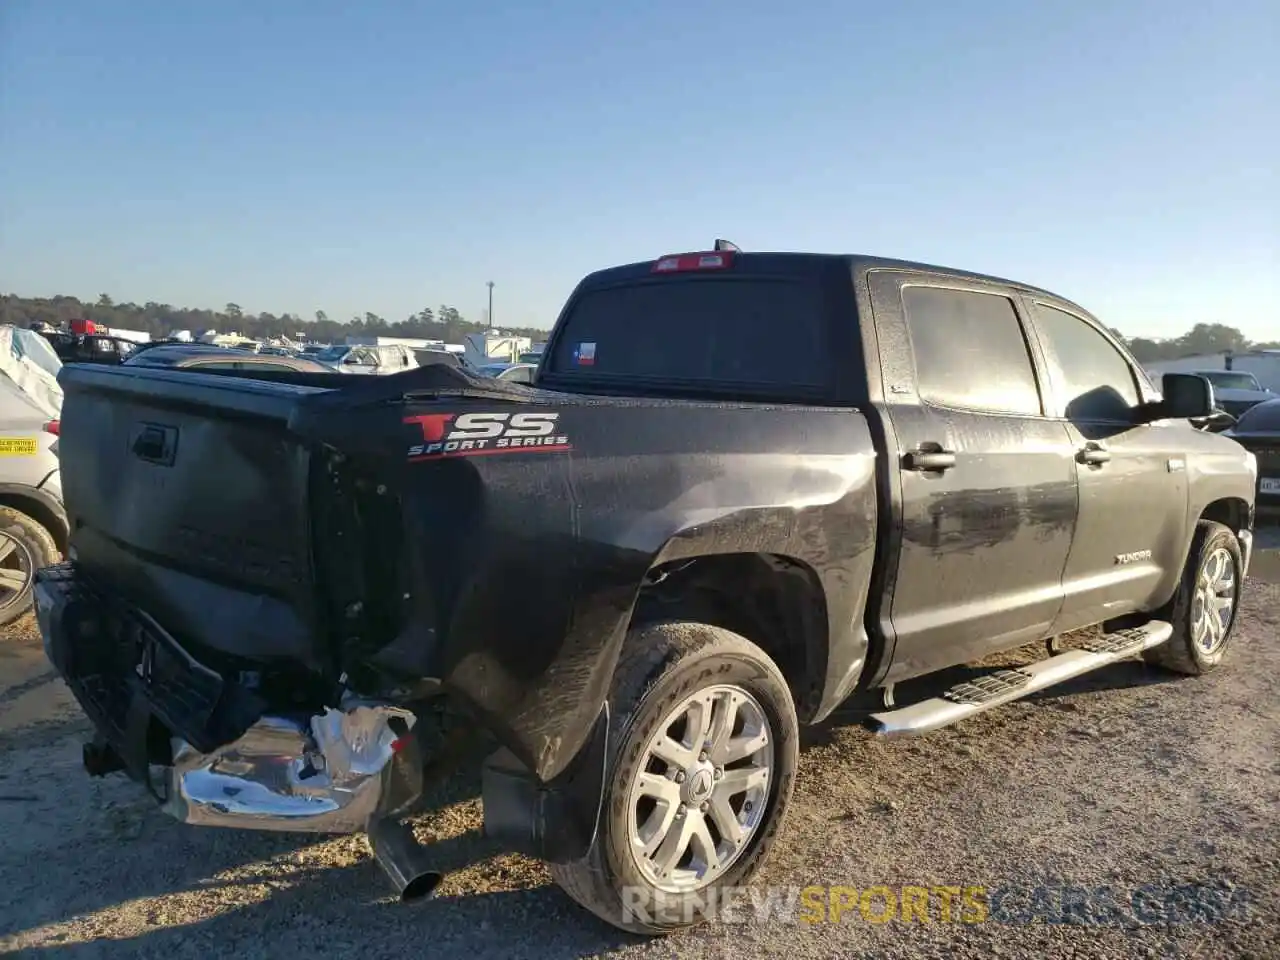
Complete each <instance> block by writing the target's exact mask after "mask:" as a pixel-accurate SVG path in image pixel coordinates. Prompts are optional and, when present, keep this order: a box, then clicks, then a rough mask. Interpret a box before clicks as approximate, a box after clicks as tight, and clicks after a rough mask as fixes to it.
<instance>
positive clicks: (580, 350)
mask: <svg viewBox="0 0 1280 960" xmlns="http://www.w3.org/2000/svg"><path fill="white" fill-rule="evenodd" d="M573 362H574V363H576V364H577V365H578V366H580V367H590V366H594V365H595V362H596V345H595V342H594V341H592V342H590V343H580V344H578V345H577V346H576V347H574V349H573Z"/></svg>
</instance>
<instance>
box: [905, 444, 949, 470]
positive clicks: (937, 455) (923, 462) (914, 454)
mask: <svg viewBox="0 0 1280 960" xmlns="http://www.w3.org/2000/svg"><path fill="white" fill-rule="evenodd" d="M902 465H903V466H904V467H906V468H907V469H908V470H915V471H917V472H919V473H941V472H942V471H943V470H950V469H951V468H952V467H954V466H955V465H956V455H955V454H954V453H952V452H951V451H950V450H943V449H942V445H941V444H938V443H922V444H920V448H919V449H918V450H909V451H907V453H906V455H905V456H904V457H903V458H902Z"/></svg>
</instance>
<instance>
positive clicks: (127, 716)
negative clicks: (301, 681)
mask: <svg viewBox="0 0 1280 960" xmlns="http://www.w3.org/2000/svg"><path fill="white" fill-rule="evenodd" d="M35 605H36V617H37V619H38V621H39V624H40V632H41V635H42V637H43V640H44V647H45V654H46V656H47V657H48V659H49V661H50V663H52V664H53V666H54V667H55V668H56V669H57V670H58V672H59V673H60V674H61V675H62V677H63V679H64V680H65V681H66V683H67V685H68V686H69V687H70V688H71V691H72V693H73V694H74V695H75V698H76V700H77V701H78V702H79V703H80V706H81V708H82V709H83V710H84V712H85V713H86V714H87V715H88V717H89V719H90V720H92V721H93V724H94V727H95V728H96V733H97V736H96V738H95V741H94V743H93V744H92V745H90V747H89V748H87V749H86V754H85V759H86V762H85V766H86V768H87V769H88V770H89V772H90V773H95V774H103V773H110V772H113V771H116V770H121V771H123V772H125V773H126V774H128V775H129V776H130V777H131V778H133V779H134V780H137V781H138V782H139V783H141V784H143V785H144V786H145V787H146V788H147V789H148V790H149V791H150V792H151V794H152V795H153V796H154V797H155V798H156V800H157V801H158V802H159V803H160V806H161V807H162V809H163V810H164V811H165V812H166V813H168V814H170V815H171V816H173V817H174V818H176V819H178V820H180V821H182V822H184V823H192V824H199V825H202V826H223V827H239V828H248V829H260V830H283V831H300V832H308V833H355V832H359V831H362V830H365V829H366V827H367V825H368V823H369V822H370V821H371V820H377V819H382V818H386V817H389V816H393V815H395V814H396V813H398V812H399V811H401V810H403V809H404V808H406V807H407V806H409V805H410V804H411V803H412V802H413V801H414V800H416V799H417V797H418V795H419V794H420V793H421V789H422V759H421V755H420V752H419V750H418V748H417V743H416V740H415V739H414V737H413V736H412V728H413V725H414V721H415V718H414V715H413V713H412V712H410V711H408V710H405V709H403V708H400V707H396V706H392V705H388V704H378V703H366V702H359V701H348V702H344V703H342V704H340V705H339V707H337V708H326V709H325V710H323V711H322V712H319V713H316V714H314V715H311V716H276V715H270V714H264V712H263V710H262V707H263V704H261V703H260V702H258V701H257V699H256V697H255V696H254V694H253V693H252V692H251V691H249V690H246V689H244V688H241V687H238V686H237V685H235V684H234V683H231V682H229V681H228V680H227V679H225V678H224V677H222V676H221V675H220V674H218V673H217V672H216V671H214V670H211V669H209V668H208V667H206V666H204V665H203V664H201V663H199V662H198V661H197V660H195V658H193V657H191V656H190V655H189V654H188V653H187V652H186V651H184V650H183V649H182V648H181V647H180V646H179V645H178V644H177V643H176V642H175V641H174V640H173V638H172V637H170V636H168V634H166V633H165V632H164V631H163V630H162V629H161V628H160V627H159V626H158V625H157V624H156V623H154V621H152V620H151V619H150V618H149V617H147V616H146V615H145V614H143V613H141V612H140V611H137V610H134V609H132V608H129V607H127V606H126V605H124V604H121V603H120V602H119V601H116V600H113V599H112V598H110V597H107V596H104V595H103V594H101V593H99V592H97V591H95V590H94V589H93V587H92V586H91V585H89V584H87V583H86V582H85V581H84V580H83V578H81V577H79V576H77V574H76V571H75V568H74V566H73V565H72V564H60V565H58V566H55V567H50V568H47V569H45V570H42V571H40V573H39V574H38V575H37V577H36V585H35Z"/></svg>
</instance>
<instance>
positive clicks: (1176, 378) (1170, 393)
mask: <svg viewBox="0 0 1280 960" xmlns="http://www.w3.org/2000/svg"><path fill="white" fill-rule="evenodd" d="M1160 392H1161V393H1163V394H1164V403H1163V404H1161V413H1162V414H1163V415H1164V416H1166V417H1168V418H1170V419H1175V420H1195V419H1199V418H1201V417H1208V416H1212V415H1213V414H1214V413H1215V412H1216V411H1217V409H1218V403H1217V400H1216V399H1215V398H1214V396H1213V384H1212V383H1210V382H1209V381H1208V380H1207V379H1205V378H1204V377H1201V376H1199V375H1197V374H1194V373H1166V374H1165V375H1164V376H1163V377H1161V378H1160Z"/></svg>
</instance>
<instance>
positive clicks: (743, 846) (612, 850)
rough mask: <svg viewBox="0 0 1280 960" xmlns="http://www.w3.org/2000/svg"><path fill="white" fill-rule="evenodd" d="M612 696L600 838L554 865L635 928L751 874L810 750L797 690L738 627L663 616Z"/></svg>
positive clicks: (674, 921) (597, 904) (698, 905)
mask: <svg viewBox="0 0 1280 960" xmlns="http://www.w3.org/2000/svg"><path fill="white" fill-rule="evenodd" d="M610 704H611V706H612V707H613V709H614V711H615V712H614V718H615V723H614V724H613V725H612V728H611V730H610V733H609V758H608V762H609V773H608V777H607V779H606V782H607V784H608V785H607V786H606V788H605V797H604V803H603V806H602V810H601V821H600V830H599V833H598V835H597V837H596V842H595V844H594V845H593V846H592V849H591V851H590V852H589V853H588V854H587V856H586V857H584V858H583V859H582V860H579V861H576V862H573V863H569V864H553V865H552V866H551V874H552V876H553V877H554V878H555V880H556V882H557V883H559V884H560V886H561V887H562V888H563V889H564V890H565V892H566V893H568V894H569V896H571V897H572V898H573V899H574V900H576V901H577V902H578V903H580V904H581V905H582V906H584V907H586V908H587V909H588V910H590V911H592V912H593V913H595V914H596V915H597V916H599V917H601V918H602V919H603V920H605V921H607V922H608V923H611V924H613V925H614V926H616V927H620V928H622V929H624V930H628V931H631V932H633V933H644V934H659V933H665V932H668V931H671V930H675V929H678V928H680V927H686V926H691V925H693V924H695V923H698V922H700V921H701V920H703V919H705V917H706V915H707V913H708V912H710V911H711V910H712V909H714V906H715V905H716V904H717V903H718V902H719V900H718V898H717V891H719V890H721V889H723V888H726V887H733V886H739V885H742V884H744V883H746V882H747V880H749V879H750V877H751V876H752V875H753V874H754V873H755V871H756V870H757V869H758V868H759V867H760V865H761V864H762V863H763V862H764V860H765V858H766V856H767V854H768V851H769V849H770V848H771V847H772V845H773V843H774V841H775V839H776V837H777V834H778V831H779V829H780V828H781V826H782V823H783V818H784V816H785V814H786V809H787V804H788V802H789V800H790V798H791V792H792V788H793V786H794V783H795V770H796V759H797V753H798V736H797V723H796V714H795V706H794V704H793V703H792V700H791V693H790V691H789V689H788V687H787V684H786V681H785V680H784V679H783V677H782V675H781V673H779V671H778V668H777V667H776V666H775V665H774V663H773V661H772V660H770V659H769V657H768V656H767V655H766V654H765V653H764V652H763V651H762V650H760V649H759V648H758V647H756V646H755V645H754V644H752V643H750V642H748V641H747V640H745V639H743V638H742V637H740V636H738V635H737V634H734V633H730V632H729V631H727V630H721V629H719V628H717V627H711V626H707V625H705V624H699V623H684V622H677V623H660V624H654V625H650V626H646V627H642V628H640V629H638V630H635V631H633V632H632V634H631V635H630V636H629V637H628V638H627V648H626V649H625V650H624V653H623V659H622V660H621V661H620V663H619V665H618V670H617V672H616V673H615V677H614V685H613V690H612V692H611V694H610Z"/></svg>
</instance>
